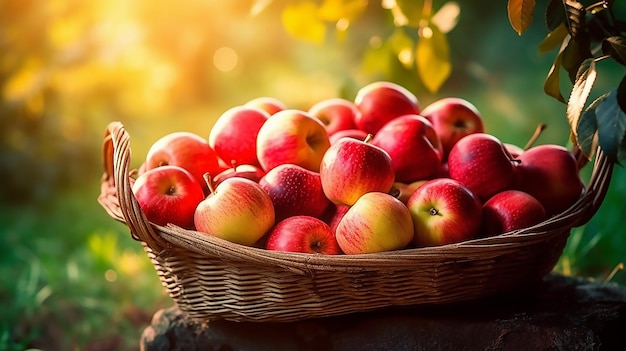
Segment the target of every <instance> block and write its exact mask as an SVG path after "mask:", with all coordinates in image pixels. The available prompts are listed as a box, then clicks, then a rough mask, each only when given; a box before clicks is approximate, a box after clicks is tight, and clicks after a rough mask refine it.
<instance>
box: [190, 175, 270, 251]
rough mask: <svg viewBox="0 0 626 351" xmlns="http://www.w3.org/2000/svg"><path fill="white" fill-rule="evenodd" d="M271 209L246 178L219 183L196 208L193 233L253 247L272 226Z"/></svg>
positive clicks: (256, 186) (268, 198)
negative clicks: (195, 231)
mask: <svg viewBox="0 0 626 351" xmlns="http://www.w3.org/2000/svg"><path fill="white" fill-rule="evenodd" d="M274 223H275V215H274V205H273V204H272V199H271V198H270V197H269V195H268V194H267V193H266V192H265V190H263V188H261V186H260V185H259V184H258V183H255V182H253V181H252V180H250V179H246V178H239V177H234V178H228V179H226V180H224V181H223V182H221V183H220V184H219V185H218V186H217V187H215V189H212V192H211V193H210V194H209V195H208V196H207V197H206V198H205V199H204V200H202V201H201V202H200V203H199V204H198V206H197V207H196V211H195V213H194V224H195V227H196V230H198V231H200V232H203V233H207V234H209V235H214V236H217V237H219V238H222V239H225V240H228V241H232V242H235V243H238V244H242V245H248V246H251V245H254V244H255V243H256V242H257V241H258V240H259V239H261V237H263V236H264V235H265V234H266V233H268V232H269V231H270V229H271V228H272V227H273V226H274Z"/></svg>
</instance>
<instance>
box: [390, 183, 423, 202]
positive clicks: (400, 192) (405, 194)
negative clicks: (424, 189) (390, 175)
mask: <svg viewBox="0 0 626 351" xmlns="http://www.w3.org/2000/svg"><path fill="white" fill-rule="evenodd" d="M427 181H428V180H426V179H424V180H416V181H414V182H411V183H402V182H394V183H393V186H391V190H389V194H391V195H392V196H393V197H395V198H396V199H398V200H400V201H402V203H404V204H406V203H407V202H408V201H409V197H411V195H412V194H413V192H414V191H415V190H417V188H419V187H420V186H422V184H424V183H426V182H427Z"/></svg>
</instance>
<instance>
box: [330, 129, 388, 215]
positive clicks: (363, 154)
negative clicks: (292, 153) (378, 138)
mask: <svg viewBox="0 0 626 351" xmlns="http://www.w3.org/2000/svg"><path fill="white" fill-rule="evenodd" d="M368 139H369V138H368ZM368 139H366V140H365V141H360V140H356V139H353V138H343V139H341V140H338V141H337V142H336V143H335V144H333V145H331V146H330V148H329V149H328V150H327V151H326V153H325V154H324V158H323V159H322V164H321V167H320V176H321V180H322V189H323V190H324V194H326V197H328V199H330V201H332V202H334V203H335V204H344V205H348V206H352V205H353V204H354V203H355V202H356V201H357V200H358V199H359V198H360V197H361V195H363V194H365V193H367V192H371V191H380V192H383V193H387V192H389V190H390V189H391V186H392V185H393V182H394V170H393V165H392V163H391V157H389V154H388V153H387V152H386V151H385V150H383V149H381V148H379V147H378V146H375V145H372V144H370V143H369V140H368Z"/></svg>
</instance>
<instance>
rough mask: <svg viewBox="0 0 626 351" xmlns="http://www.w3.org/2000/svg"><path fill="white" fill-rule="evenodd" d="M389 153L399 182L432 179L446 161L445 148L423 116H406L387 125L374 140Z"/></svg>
mask: <svg viewBox="0 0 626 351" xmlns="http://www.w3.org/2000/svg"><path fill="white" fill-rule="evenodd" d="M372 144H374V145H376V146H378V147H380V148H381V149H383V150H385V151H387V153H388V154H389V156H390V157H391V163H392V164H393V169H394V172H395V180H396V181H397V182H404V183H411V182H414V181H417V180H423V179H428V178H431V177H432V176H433V175H435V173H437V171H438V169H439V167H441V162H442V158H443V148H442V146H441V142H440V141H439V137H438V136H437V133H436V132H435V130H434V129H433V127H432V124H430V122H429V121H428V120H427V119H426V118H424V117H422V116H420V115H404V116H399V117H396V118H394V119H393V120H391V121H389V122H387V123H386V124H385V125H384V126H383V127H382V128H380V130H379V131H378V133H376V135H374V138H373V139H372Z"/></svg>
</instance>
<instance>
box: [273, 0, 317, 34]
mask: <svg viewBox="0 0 626 351" xmlns="http://www.w3.org/2000/svg"><path fill="white" fill-rule="evenodd" d="M316 12H317V5H316V4H315V2H313V1H301V2H294V3H289V4H287V5H286V6H285V7H284V8H283V11H282V13H281V20H282V23H283V27H285V31H286V32H287V33H289V34H290V35H291V36H293V37H295V38H298V39H302V40H306V41H309V42H313V43H316V44H321V43H323V42H324V39H325V37H326V26H325V24H324V22H323V21H321V20H320V19H319V18H318V17H317V16H314V15H313V14H315V13H316Z"/></svg>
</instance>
